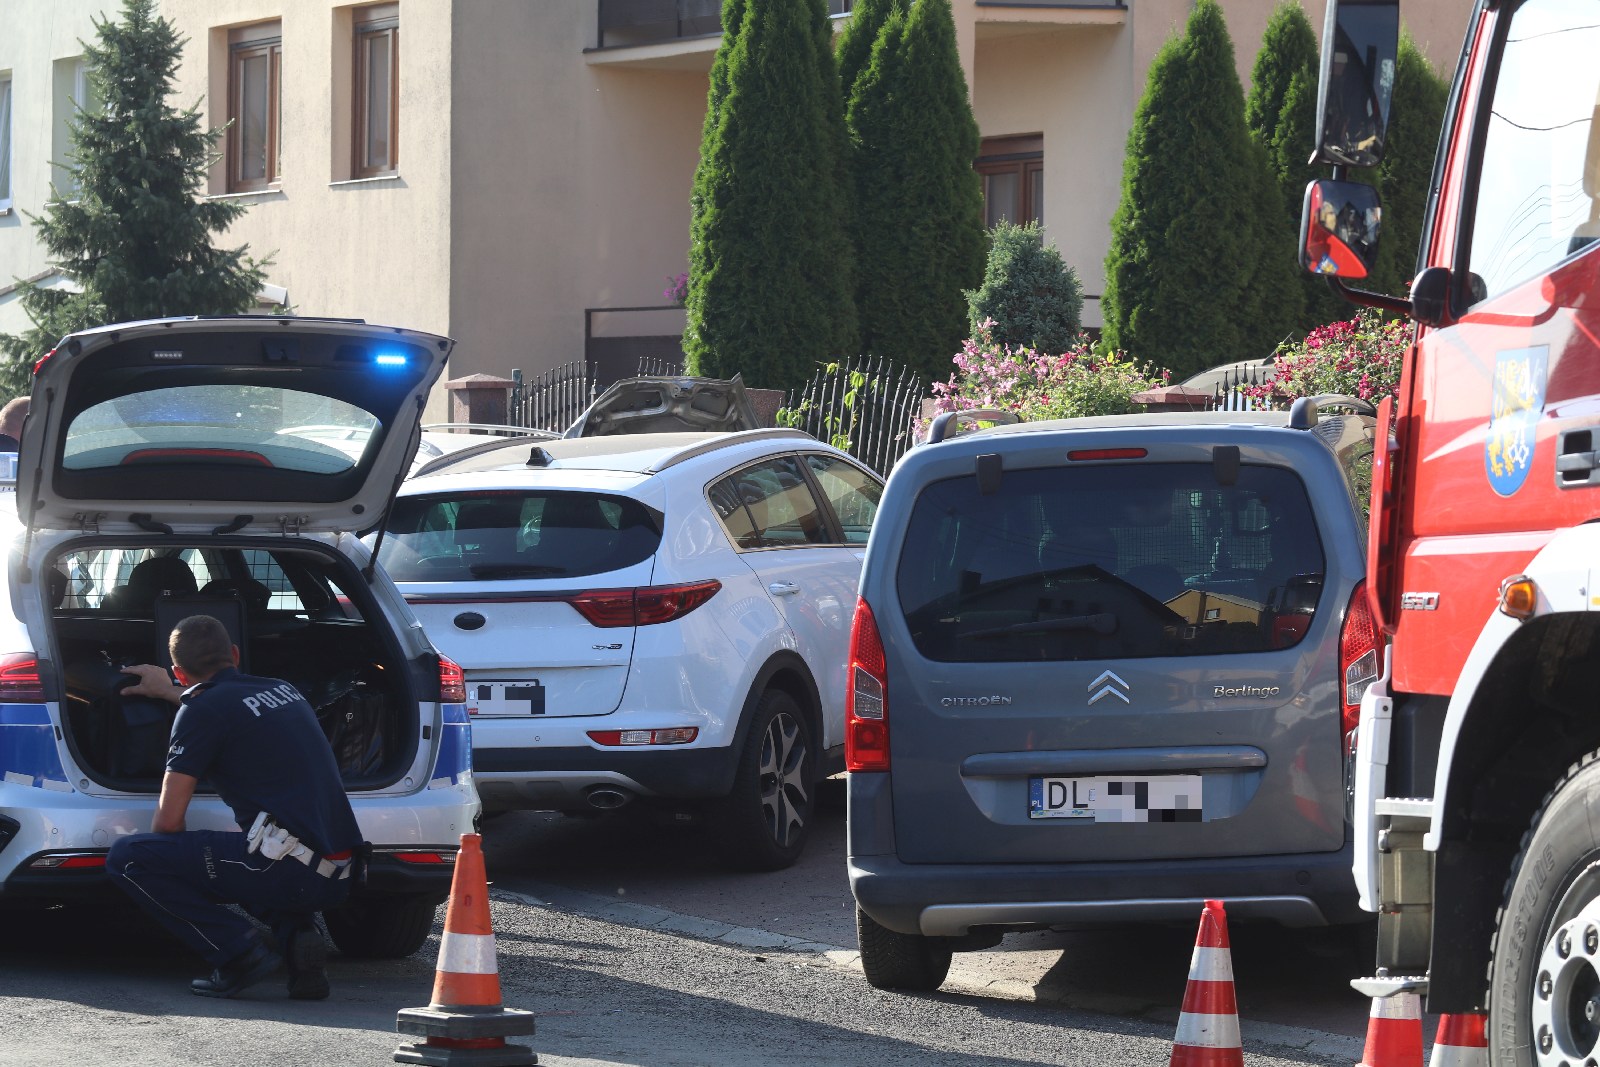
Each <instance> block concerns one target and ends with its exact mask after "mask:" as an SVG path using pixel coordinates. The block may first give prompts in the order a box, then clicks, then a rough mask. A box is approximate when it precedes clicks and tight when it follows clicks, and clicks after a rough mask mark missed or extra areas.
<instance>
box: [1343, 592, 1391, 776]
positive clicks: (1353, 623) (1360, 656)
mask: <svg viewBox="0 0 1600 1067" xmlns="http://www.w3.org/2000/svg"><path fill="white" fill-rule="evenodd" d="M1381 642H1382V635H1381V634H1380V633H1379V632H1378V621H1377V619H1375V618H1374V617H1373V614H1372V602H1371V601H1370V600H1368V599H1367V590H1366V583H1364V582H1360V583H1357V585H1356V587H1355V590H1354V591H1353V592H1351V594H1350V606H1349V607H1348V608H1347V609H1346V610H1345V613H1344V628H1343V629H1342V630H1340V631H1339V678H1340V685H1339V692H1340V695H1341V697H1342V705H1343V714H1342V715H1341V717H1340V733H1341V735H1342V736H1343V737H1344V747H1345V753H1346V754H1347V755H1348V754H1349V752H1350V750H1351V746H1352V745H1353V743H1354V742H1353V738H1354V736H1355V730H1356V726H1357V725H1358V724H1359V723H1360V722H1361V698H1362V697H1363V696H1365V695H1366V692H1367V688H1368V687H1369V686H1371V685H1372V683H1373V682H1375V681H1377V680H1378V653H1379V650H1380V645H1381Z"/></svg>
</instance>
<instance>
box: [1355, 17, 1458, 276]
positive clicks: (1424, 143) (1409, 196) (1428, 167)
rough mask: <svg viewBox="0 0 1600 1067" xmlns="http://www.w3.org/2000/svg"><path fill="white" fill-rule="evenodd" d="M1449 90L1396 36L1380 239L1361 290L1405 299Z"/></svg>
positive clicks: (1406, 38)
mask: <svg viewBox="0 0 1600 1067" xmlns="http://www.w3.org/2000/svg"><path fill="white" fill-rule="evenodd" d="M1449 95H1450V90H1449V87H1448V86H1447V85H1446V84H1445V82H1444V79H1442V78H1440V77H1439V75H1438V73H1436V72H1435V71H1434V69H1433V65H1432V64H1431V63H1429V62H1428V58H1427V57H1426V56H1424V55H1423V54H1422V51H1421V50H1420V49H1419V48H1417V44H1416V42H1415V41H1414V40H1412V38H1411V35H1410V34H1409V33H1402V34H1401V35H1400V53H1399V57H1398V60H1397V62H1396V64H1395V72H1394V97H1393V100H1392V103H1391V105H1390V110H1389V130H1388V134H1387V136H1386V137H1385V139H1384V147H1383V162H1382V163H1380V164H1379V165H1378V191H1379V193H1380V194H1381V195H1382V197H1383V234H1382V237H1381V239H1380V240H1379V242H1378V265H1377V269H1376V270H1375V271H1374V272H1373V276H1372V278H1371V279H1370V283H1369V284H1367V285H1366V286H1364V287H1365V288H1370V289H1377V290H1378V291H1380V292H1385V293H1393V294H1395V295H1405V294H1406V292H1407V288H1406V287H1407V286H1409V285H1410V284H1411V278H1412V274H1413V273H1414V272H1415V270H1416V265H1417V246H1418V243H1419V242H1420V241H1421V239H1422V215H1423V211H1424V209H1425V207H1426V202H1427V197H1428V183H1429V182H1430V181H1431V180H1432V176H1433V157H1434V154H1435V152H1436V151H1437V149H1438V147H1439V129H1440V127H1441V125H1442V124H1443V122H1444V109H1445V103H1446V100H1447V98H1448V97H1449ZM1358 284H1360V283H1358Z"/></svg>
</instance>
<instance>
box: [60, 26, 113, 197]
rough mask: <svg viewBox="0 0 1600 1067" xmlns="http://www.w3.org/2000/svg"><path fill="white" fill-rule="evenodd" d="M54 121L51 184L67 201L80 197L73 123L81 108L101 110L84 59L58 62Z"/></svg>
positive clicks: (79, 57)
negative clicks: (74, 157)
mask: <svg viewBox="0 0 1600 1067" xmlns="http://www.w3.org/2000/svg"><path fill="white" fill-rule="evenodd" d="M53 80H54V87H53V88H54V97H55V121H54V123H53V124H52V125H53V127H54V129H53V131H52V135H51V141H50V149H51V153H50V158H51V160H53V161H54V164H53V166H52V167H51V175H50V180H51V181H52V182H53V183H55V187H56V192H57V193H58V194H59V195H60V196H61V197H63V198H64V199H67V200H75V199H77V196H78V177H77V175H76V174H75V173H73V171H72V170H71V168H70V163H71V161H72V159H73V154H74V152H75V149H74V148H73V147H72V120H73V117H74V116H75V115H76V114H77V111H78V108H79V107H80V106H81V107H82V108H83V110H84V111H94V110H95V109H96V108H98V107H101V106H103V105H101V104H100V103H99V102H97V101H96V100H95V98H94V97H95V94H94V90H93V89H92V88H91V87H90V85H89V64H88V62H87V61H85V60H84V58H83V57H82V56H74V57H73V58H71V59H58V60H56V62H55V69H54V72H53Z"/></svg>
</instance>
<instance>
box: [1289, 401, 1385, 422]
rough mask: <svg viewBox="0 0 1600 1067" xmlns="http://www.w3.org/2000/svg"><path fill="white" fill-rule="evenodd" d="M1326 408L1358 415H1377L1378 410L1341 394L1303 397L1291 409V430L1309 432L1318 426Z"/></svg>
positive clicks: (1369, 404)
mask: <svg viewBox="0 0 1600 1067" xmlns="http://www.w3.org/2000/svg"><path fill="white" fill-rule="evenodd" d="M1324 408H1349V409H1350V410H1351V411H1354V412H1355V413H1356V414H1357V415H1376V414H1377V413H1378V409H1377V408H1375V407H1373V406H1372V404H1371V403H1369V402H1368V401H1365V400H1362V399H1360V398H1359V397H1354V396H1342V395H1340V394H1339V393H1323V394H1322V395H1321V396H1302V397H1300V398H1299V399H1297V400H1296V401H1295V402H1294V404H1293V405H1291V406H1290V408H1289V428H1290V429H1291V430H1309V429H1311V427H1313V426H1315V425H1316V424H1317V419H1318V418H1320V417H1321V413H1322V410H1323V409H1324Z"/></svg>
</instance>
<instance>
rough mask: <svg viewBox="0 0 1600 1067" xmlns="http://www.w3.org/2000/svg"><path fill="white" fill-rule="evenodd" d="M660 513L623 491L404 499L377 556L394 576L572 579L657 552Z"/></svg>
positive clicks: (451, 579) (409, 578)
mask: <svg viewBox="0 0 1600 1067" xmlns="http://www.w3.org/2000/svg"><path fill="white" fill-rule="evenodd" d="M660 543H661V517H660V515H659V514H657V513H656V512H654V511H653V510H652V509H650V508H648V507H646V506H645V505H643V504H641V503H640V502H639V501H637V500H634V499H632V498H630V497H625V496H612V495H609V494H604V493H589V492H582V491H575V490H529V491H522V490H509V491H487V492H467V493H460V494H451V495H438V496H433V495H430V496H408V497H401V498H400V499H399V500H396V501H395V503H394V508H393V510H392V512H391V514H390V518H389V522H388V528H387V529H386V530H385V532H384V541H383V547H382V549H381V551H380V553H379V561H380V562H381V563H382V564H383V567H384V569H385V570H386V571H388V572H389V576H390V577H391V578H393V579H394V580H395V581H397V582H471V581H496V580H502V579H514V578H569V577H579V576H582V575H587V574H603V573H605V572H608V571H615V570H620V569H622V568H623V567H631V566H632V565H634V564H635V563H640V562H643V561H644V560H647V559H649V558H650V557H651V556H652V555H654V554H655V550H656V547H657V546H658V545H659V544H660Z"/></svg>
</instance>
